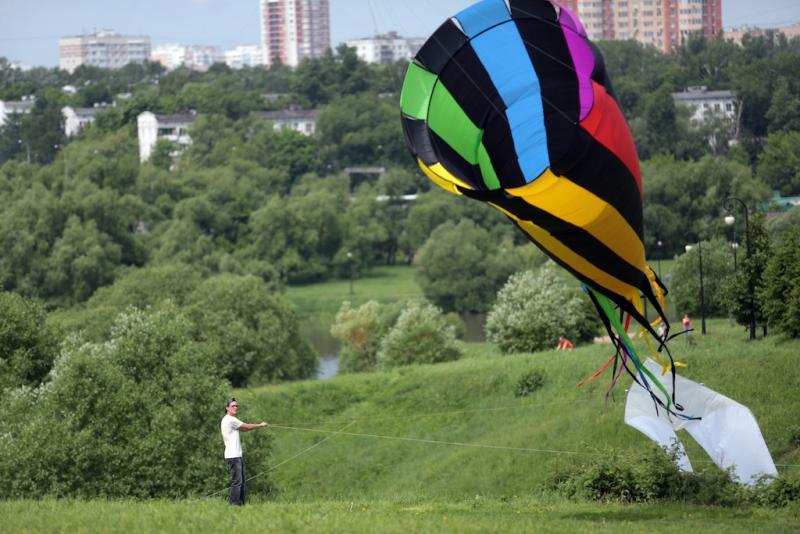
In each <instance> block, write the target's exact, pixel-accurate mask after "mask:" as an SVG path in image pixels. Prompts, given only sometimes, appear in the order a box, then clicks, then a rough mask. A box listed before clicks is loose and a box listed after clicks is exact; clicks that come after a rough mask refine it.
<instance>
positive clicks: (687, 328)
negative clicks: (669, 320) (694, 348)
mask: <svg viewBox="0 0 800 534" xmlns="http://www.w3.org/2000/svg"><path fill="white" fill-rule="evenodd" d="M682 322H683V333H684V334H686V343H688V344H689V345H691V344H692V342H693V340H692V336H691V334H692V321H690V320H689V314H688V313H684V314H683V321H682Z"/></svg>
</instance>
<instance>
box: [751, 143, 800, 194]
mask: <svg viewBox="0 0 800 534" xmlns="http://www.w3.org/2000/svg"><path fill="white" fill-rule="evenodd" d="M758 174H759V175H760V176H761V177H763V178H764V180H765V181H766V182H767V184H769V186H770V187H771V188H772V189H773V190H775V191H778V192H780V193H781V194H782V195H785V196H792V195H797V194H800V131H792V132H780V133H772V134H770V135H769V137H767V142H766V144H765V145H764V151H763V152H762V153H761V154H760V155H759V156H758Z"/></svg>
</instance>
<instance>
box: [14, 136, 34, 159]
mask: <svg viewBox="0 0 800 534" xmlns="http://www.w3.org/2000/svg"><path fill="white" fill-rule="evenodd" d="M22 143H23V141H22V139H17V144H19V146H22ZM25 150H26V151H27V153H28V165H30V164H31V145H29V144H28V143H25Z"/></svg>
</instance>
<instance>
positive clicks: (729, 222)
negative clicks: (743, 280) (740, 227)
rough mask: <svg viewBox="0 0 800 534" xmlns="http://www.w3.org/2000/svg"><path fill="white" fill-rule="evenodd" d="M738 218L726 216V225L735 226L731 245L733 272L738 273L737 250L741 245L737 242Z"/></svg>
mask: <svg viewBox="0 0 800 534" xmlns="http://www.w3.org/2000/svg"><path fill="white" fill-rule="evenodd" d="M735 222H736V217H734V216H733V215H726V216H725V224H726V225H727V226H733V242H732V243H731V250H733V272H736V271H737V266H736V250H737V249H738V248H739V243H738V242H737V241H736V225H735V224H734V223H735Z"/></svg>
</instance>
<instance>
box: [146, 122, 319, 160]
mask: <svg viewBox="0 0 800 534" xmlns="http://www.w3.org/2000/svg"><path fill="white" fill-rule="evenodd" d="M317 113H318V112H317V110H285V111H263V112H261V113H259V114H258V117H259V118H261V119H262V120H265V121H269V122H271V123H272V126H273V128H274V129H275V131H281V130H287V129H288V130H295V131H297V132H300V133H302V134H304V135H314V132H315V131H316V126H317ZM196 118H197V116H196V115H195V114H194V113H184V114H178V115H156V114H154V113H151V112H149V111H145V112H144V113H141V114H139V116H138V117H137V125H138V130H139V161H141V162H142V163H144V162H145V161H147V160H149V159H150V156H151V155H152V154H153V147H155V146H156V143H157V142H158V140H159V139H166V140H167V141H171V142H172V143H173V144H174V145H175V146H176V150H175V151H174V152H173V154H172V155H173V156H177V155H178V154H180V153H181V152H182V151H183V150H184V149H185V148H186V147H187V146H189V145H191V144H192V138H191V136H190V135H189V128H190V127H191V125H192V124H193V123H194V121H195V119H196Z"/></svg>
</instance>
